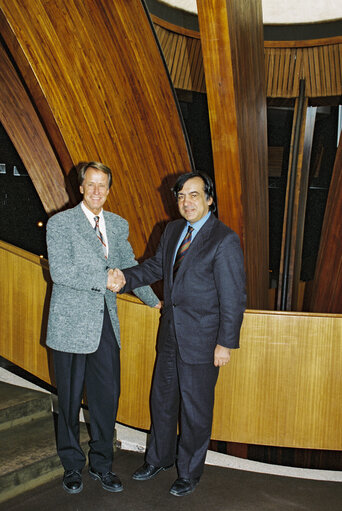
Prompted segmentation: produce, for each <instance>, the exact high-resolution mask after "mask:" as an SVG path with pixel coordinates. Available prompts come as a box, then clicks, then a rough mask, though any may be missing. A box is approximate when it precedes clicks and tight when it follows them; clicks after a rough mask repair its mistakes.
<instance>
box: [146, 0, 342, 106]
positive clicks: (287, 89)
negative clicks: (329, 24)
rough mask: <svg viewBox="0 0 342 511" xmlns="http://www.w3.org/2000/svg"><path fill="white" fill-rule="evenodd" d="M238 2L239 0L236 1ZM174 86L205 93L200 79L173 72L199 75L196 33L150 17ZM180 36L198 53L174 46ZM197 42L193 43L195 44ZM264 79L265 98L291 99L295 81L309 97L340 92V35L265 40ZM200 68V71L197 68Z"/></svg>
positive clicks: (341, 89)
mask: <svg viewBox="0 0 342 511" xmlns="http://www.w3.org/2000/svg"><path fill="white" fill-rule="evenodd" d="M240 4H241V2H240ZM152 19H153V22H154V24H155V27H156V32H157V34H158V38H159V40H160V44H161V47H162V49H163V52H164V54H165V58H166V62H167V65H168V68H169V71H170V75H171V78H172V81H173V83H174V86H175V87H177V88H180V89H185V90H193V91H197V92H206V88H205V83H204V80H203V81H202V80H192V81H181V80H179V78H178V77H177V76H176V73H175V71H174V70H175V67H174V66H175V63H176V67H177V63H179V62H181V61H182V66H187V67H188V69H187V70H183V73H184V74H186V75H187V76H198V74H200V75H201V76H203V58H202V52H201V46H200V40H199V33H198V32H195V31H190V30H184V29H182V28H180V27H177V26H175V25H172V24H170V23H167V22H165V21H163V20H161V19H159V18H157V17H156V16H152ZM179 37H182V38H184V39H187V41H188V42H189V44H190V41H192V42H198V49H199V50H200V52H199V53H195V54H191V53H190V52H188V51H187V48H188V46H187V45H185V46H177V47H176V46H175V45H174V44H173V40H174V38H179ZM196 44H197V43H196ZM263 45H264V60H265V80H266V92H267V97H270V98H277V97H279V98H295V97H297V96H298V92H299V80H300V79H302V78H304V79H305V80H306V82H307V84H308V85H307V92H308V96H309V97H322V96H338V95H341V94H342V37H334V38H328V39H319V40H312V41H265V42H264V43H263ZM199 70H200V71H199Z"/></svg>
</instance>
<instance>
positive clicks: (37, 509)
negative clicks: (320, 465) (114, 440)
mask: <svg viewBox="0 0 342 511" xmlns="http://www.w3.org/2000/svg"><path fill="white" fill-rule="evenodd" d="M143 461H144V457H143V454H140V453H136V452H130V451H120V450H118V452H117V454H116V457H115V461H114V471H115V472H116V473H117V474H118V475H119V476H120V478H121V480H122V482H123V485H124V491H123V492H121V493H110V492H107V491H105V490H103V489H102V487H101V485H100V483H99V482H97V481H94V480H92V479H91V478H90V477H89V475H88V473H87V470H84V472H83V482H84V489H83V491H82V492H81V493H79V494H77V495H69V494H67V493H66V492H65V491H64V490H63V488H62V485H61V478H58V479H55V480H54V481H51V482H50V483H47V484H45V485H43V486H40V487H38V488H35V489H34V490H31V491H28V492H26V493H24V494H21V495H20V496H18V497H15V498H13V499H11V500H9V501H7V502H5V503H4V504H2V505H0V509H1V510H6V511H57V510H58V511H59V510H62V511H107V510H108V511H114V510H115V511H151V510H158V511H176V510H177V511H185V510H186V511H202V510H203V511H225V510H227V511H228V510H229V511H247V510H248V511H304V510H305V511H306V510H307V511H324V510H326V509H328V510H329V511H341V509H342V484H341V483H338V482H325V481H311V480H307V479H296V478H290V477H280V476H273V475H267V474H257V473H254V472H244V471H241V470H233V469H227V468H222V467H213V466H209V465H206V467H205V471H204V474H203V476H202V479H201V482H200V484H199V486H198V487H197V488H196V490H195V492H194V493H193V494H192V495H188V496H186V497H174V496H172V495H170V494H169V488H170V486H171V485H172V483H173V481H174V480H175V479H176V477H177V473H176V469H175V468H171V469H170V470H168V471H166V472H161V473H160V474H159V475H158V476H157V477H156V478H155V479H152V480H151V481H145V482H139V481H133V480H132V479H131V474H132V473H133V472H134V470H136V468H137V467H138V466H140V465H141V464H142V463H143Z"/></svg>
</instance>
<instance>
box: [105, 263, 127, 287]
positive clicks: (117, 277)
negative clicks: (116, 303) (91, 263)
mask: <svg viewBox="0 0 342 511" xmlns="http://www.w3.org/2000/svg"><path fill="white" fill-rule="evenodd" d="M125 284H126V279H125V276H124V274H123V273H122V271H121V270H119V269H118V268H115V270H109V271H108V279H107V289H110V290H111V291H113V293H118V292H119V291H120V289H121V288H122V287H123V286H124V285H125Z"/></svg>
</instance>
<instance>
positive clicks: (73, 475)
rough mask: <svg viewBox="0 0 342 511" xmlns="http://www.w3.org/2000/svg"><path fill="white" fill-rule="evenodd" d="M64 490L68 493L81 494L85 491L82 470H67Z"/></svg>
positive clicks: (64, 477)
mask: <svg viewBox="0 0 342 511" xmlns="http://www.w3.org/2000/svg"><path fill="white" fill-rule="evenodd" d="M63 488H64V490H65V491H66V492H68V493H80V491H82V490H83V483H82V476H81V471H80V470H66V471H65V472H64V476H63Z"/></svg>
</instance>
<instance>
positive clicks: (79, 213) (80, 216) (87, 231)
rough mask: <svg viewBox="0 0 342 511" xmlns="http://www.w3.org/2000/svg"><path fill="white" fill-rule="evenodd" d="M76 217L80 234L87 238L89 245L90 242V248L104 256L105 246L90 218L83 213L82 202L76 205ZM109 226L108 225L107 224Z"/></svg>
mask: <svg viewBox="0 0 342 511" xmlns="http://www.w3.org/2000/svg"><path fill="white" fill-rule="evenodd" d="M75 217H76V222H75V225H76V226H77V229H78V232H79V234H80V235H81V236H82V237H83V238H84V239H85V240H86V243H87V245H89V244H90V248H91V249H92V250H93V251H94V252H95V253H96V254H98V255H99V256H101V257H104V255H103V248H102V245H101V242H100V241H99V239H98V237H97V235H96V232H95V230H94V229H93V228H92V226H91V224H90V222H89V220H88V218H87V217H86V216H85V214H84V213H83V210H82V207H81V204H78V206H76V207H75ZM106 228H107V226H106Z"/></svg>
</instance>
